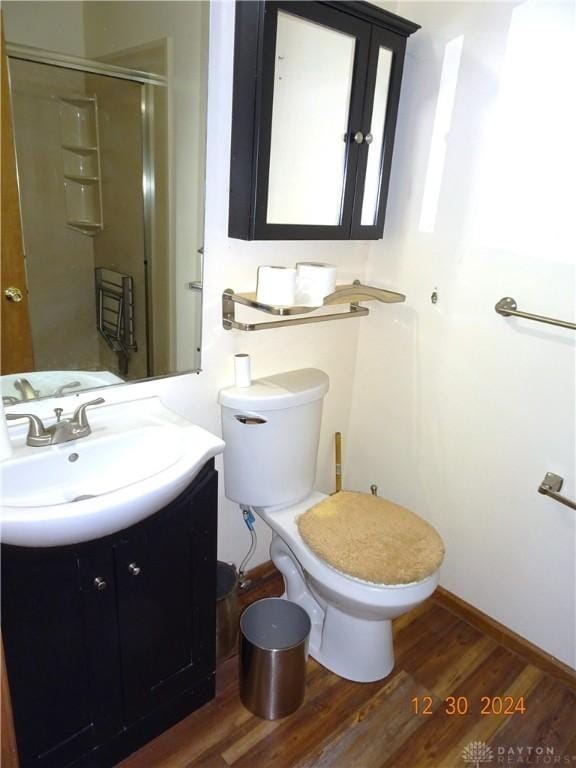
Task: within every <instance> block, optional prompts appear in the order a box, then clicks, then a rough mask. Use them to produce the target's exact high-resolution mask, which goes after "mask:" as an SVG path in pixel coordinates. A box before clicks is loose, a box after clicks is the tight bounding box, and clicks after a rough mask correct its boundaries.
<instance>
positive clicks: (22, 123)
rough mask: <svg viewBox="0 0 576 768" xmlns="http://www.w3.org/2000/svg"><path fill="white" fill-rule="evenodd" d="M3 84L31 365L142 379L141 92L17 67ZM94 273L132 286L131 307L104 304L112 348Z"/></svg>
mask: <svg viewBox="0 0 576 768" xmlns="http://www.w3.org/2000/svg"><path fill="white" fill-rule="evenodd" d="M10 81H11V83H10V85H11V92H12V104H13V119H14V134H15V146H16V157H17V165H18V180H19V189H20V201H21V210H22V228H23V236H24V252H25V262H26V273H27V280H28V291H29V299H30V323H31V336H32V346H33V351H34V367H35V369H36V370H67V371H73V370H84V371H99V370H105V371H111V372H112V373H114V374H117V375H120V376H121V377H122V378H126V379H142V378H145V377H146V376H148V375H149V374H150V356H149V353H148V330H147V329H148V284H147V283H148V276H147V258H146V254H147V249H146V242H145V220H144V198H143V183H142V180H143V171H144V167H143V156H144V152H143V150H144V147H143V136H144V135H143V128H142V91H143V88H144V86H143V85H141V84H140V83H136V82H130V81H127V80H123V79H119V78H115V77H109V76H104V75H97V74H89V73H86V72H83V71H80V70H75V69H65V68H63V67H59V66H54V65H51V64H43V63H37V62H32V61H24V60H17V59H11V61H10ZM148 173H149V174H150V170H149V169H148ZM97 270H101V271H103V270H105V271H107V274H112V275H120V276H125V277H128V278H130V281H131V282H130V284H131V296H130V301H131V302H132V307H129V306H128V305H127V301H128V300H127V299H126V298H124V300H123V302H124V303H122V302H118V305H116V304H115V303H109V304H106V301H107V299H104V307H105V309H106V310H107V312H108V317H110V318H114V312H115V311H117V312H118V313H119V314H118V316H117V330H118V334H117V338H116V339H115V338H114V336H115V329H114V325H113V324H112V326H110V328H109V329H108V331H106V332H104V330H103V328H102V323H100V327H98V321H99V319H100V320H101V316H102V312H101V311H99V310H102V300H101V296H100V295H99V293H98V291H97V287H96V273H97ZM130 309H131V311H132V336H131V337H130V339H131V341H130V343H129V342H127V339H128V338H129V337H128V334H127V333H126V323H127V318H128V316H129V310H130ZM20 370H22V368H20Z"/></svg>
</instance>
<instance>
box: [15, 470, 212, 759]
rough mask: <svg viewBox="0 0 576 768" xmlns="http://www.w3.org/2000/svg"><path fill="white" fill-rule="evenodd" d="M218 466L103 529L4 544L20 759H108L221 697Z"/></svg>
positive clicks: (134, 746)
mask: <svg viewBox="0 0 576 768" xmlns="http://www.w3.org/2000/svg"><path fill="white" fill-rule="evenodd" d="M216 505H217V473H216V471H215V470H214V465H213V461H210V462H209V463H208V464H207V465H206V466H205V467H204V468H203V469H202V471H201V472H200V474H199V475H198V476H197V477H196V478H195V480H194V481H193V482H192V483H191V485H190V486H189V487H188V488H187V489H186V490H185V491H184V492H183V493H182V494H181V495H180V496H179V497H178V498H177V499H176V500H175V501H173V502H172V503H171V504H169V505H168V506H167V507H166V508H165V509H163V510H161V511H160V512H158V513H156V514H155V515H153V516H152V517H150V518H148V519H147V520H145V521H143V522H141V523H139V524H137V525H135V526H133V527H132V528H129V529H126V530H124V531H120V532H119V533H116V534H113V535H111V536H109V537H106V538H105V539H102V540H100V541H96V542H88V543H86V544H82V545H75V546H67V547H54V548H46V549H41V548H36V549H28V548H22V547H14V546H8V545H3V546H2V633H3V639H4V646H5V652H6V663H7V671H8V681H9V684H10V689H11V694H12V705H13V710H14V720H15V729H16V738H17V742H18V750H19V756H20V765H21V768H27V766H39V767H44V766H46V767H52V766H53V767H54V768H64V766H78V767H79V766H84V767H87V766H95V767H96V766H97V768H104V767H105V766H112V765H114V764H115V763H117V762H118V761H119V760H120V759H122V757H124V756H125V755H127V754H129V753H130V752H132V751H133V750H134V749H136V748H138V747H139V746H141V745H142V744H144V743H145V742H146V741H148V740H149V739H151V738H153V737H154V736H156V735H158V734H159V733H161V732H162V731H164V730H165V729H166V728H168V727H170V726H171V725H172V724H173V723H175V722H176V721H178V720H179V719H181V718H182V717H184V716H185V715H186V714H188V713H189V712H191V711H193V710H194V709H196V708H197V707H199V706H201V705H202V704H204V703H205V702H207V701H208V700H209V699H211V698H212V697H213V695H214V673H215V604H216V516H217V515H216V511H217V510H216Z"/></svg>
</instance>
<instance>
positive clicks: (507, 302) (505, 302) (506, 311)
mask: <svg viewBox="0 0 576 768" xmlns="http://www.w3.org/2000/svg"><path fill="white" fill-rule="evenodd" d="M494 309H495V310H496V312H497V313H498V314H499V315H502V317H523V318H525V319H526V320H534V321H535V322H537V323H546V324H547V325H558V326H560V327H561V328H570V330H572V331H576V323H569V322H568V321H567V320H557V319H556V318H554V317H546V316H545V315H534V314H532V313H531V312H522V311H521V310H519V309H518V304H516V300H515V299H513V298H512V297H511V296H505V297H504V298H503V299H500V301H498V302H497V303H496V306H495V307H494Z"/></svg>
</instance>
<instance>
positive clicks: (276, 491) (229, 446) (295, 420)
mask: <svg viewBox="0 0 576 768" xmlns="http://www.w3.org/2000/svg"><path fill="white" fill-rule="evenodd" d="M327 391H328V376H327V375H326V374H325V373H324V372H323V371H319V370H318V369H317V368H303V369H301V370H298V371H288V372H286V373H279V374H276V375H274V376H268V377H266V378H264V379H256V380H255V381H253V382H252V384H251V385H250V386H249V387H229V388H227V389H223V390H221V392H220V396H219V402H220V405H221V407H222V437H223V438H224V441H225V442H226V448H225V450H224V489H225V493H226V496H227V497H228V498H229V499H231V500H232V501H236V502H238V503H239V504H244V505H246V506H250V507H275V506H278V505H282V506H287V505H289V504H292V503H296V502H298V501H300V500H301V499H304V498H305V497H306V496H307V495H308V494H309V493H310V491H311V490H312V488H313V487H314V480H315V478H316V457H317V454H318V440H319V437H320V420H321V417H322V401H323V399H324V395H325V394H326V392H327Z"/></svg>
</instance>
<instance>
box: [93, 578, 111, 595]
mask: <svg viewBox="0 0 576 768" xmlns="http://www.w3.org/2000/svg"><path fill="white" fill-rule="evenodd" d="M92 583H93V584H94V586H95V587H96V589H97V590H98V591H99V592H102V590H103V589H106V587H107V586H108V585H107V584H106V582H105V581H104V579H101V578H100V576H96V578H95V579H94V581H93V582H92Z"/></svg>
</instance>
